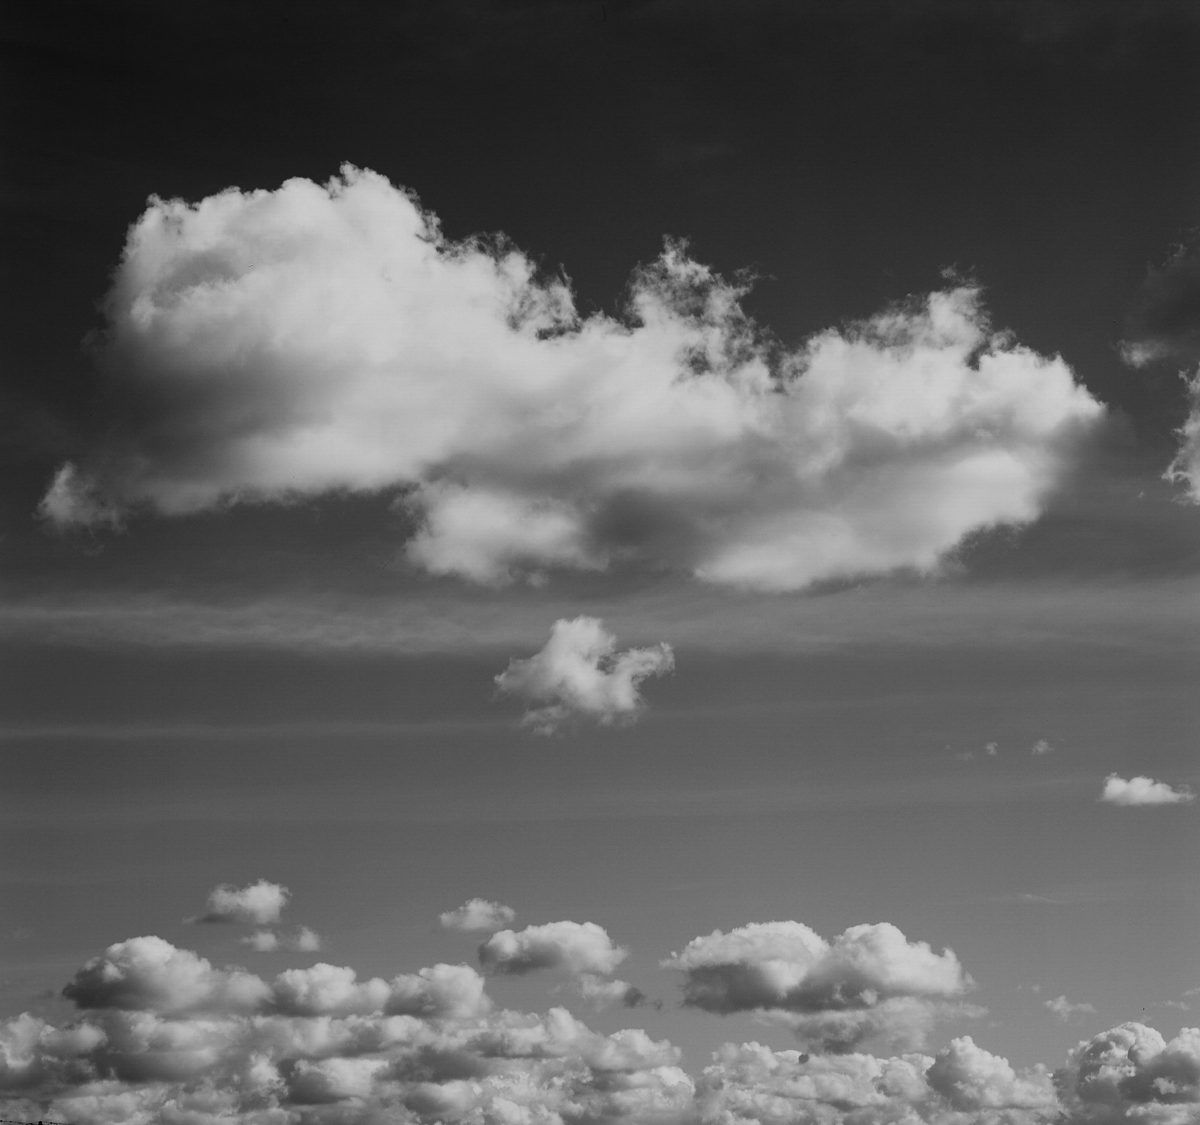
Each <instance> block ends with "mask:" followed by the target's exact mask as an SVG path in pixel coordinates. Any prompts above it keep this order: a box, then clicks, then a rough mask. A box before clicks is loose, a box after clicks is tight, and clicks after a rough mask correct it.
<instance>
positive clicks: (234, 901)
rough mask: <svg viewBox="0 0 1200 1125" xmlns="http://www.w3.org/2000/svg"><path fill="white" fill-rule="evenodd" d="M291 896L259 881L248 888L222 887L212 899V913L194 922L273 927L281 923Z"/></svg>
mask: <svg viewBox="0 0 1200 1125" xmlns="http://www.w3.org/2000/svg"><path fill="white" fill-rule="evenodd" d="M290 894H291V892H290V891H289V890H288V889H287V887H282V886H280V885H279V884H278V883H272V882H269V881H268V880H266V879H259V881H258V882H257V883H250V884H249V885H247V886H245V887H240V888H239V887H232V886H230V885H229V884H227V883H222V884H221V885H220V886H219V887H214V888H213V890H212V892H211V893H210V894H209V896H208V909H207V911H206V912H205V913H204V914H201V915H200V916H199V917H198V918H190V919H188V921H190V922H241V923H243V924H246V925H251V926H269V925H272V924H273V923H275V922H278V921H279V916H280V915H281V914H282V913H283V908H284V906H286V905H287V900H288V898H289V896H290Z"/></svg>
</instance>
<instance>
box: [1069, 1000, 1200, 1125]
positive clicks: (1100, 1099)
mask: <svg viewBox="0 0 1200 1125" xmlns="http://www.w3.org/2000/svg"><path fill="white" fill-rule="evenodd" d="M1054 1078H1055V1082H1056V1083H1057V1084H1058V1087H1059V1095H1060V1098H1061V1100H1062V1103H1063V1106H1064V1108H1065V1109H1066V1111H1067V1117H1068V1119H1069V1120H1070V1121H1071V1122H1073V1123H1074V1122H1078V1123H1080V1125H1117V1123H1118V1122H1140V1123H1141V1125H1190V1123H1191V1122H1195V1121H1197V1120H1200V1029H1198V1028H1194V1027H1193V1028H1184V1029H1183V1030H1182V1031H1180V1033H1179V1034H1178V1035H1177V1036H1176V1037H1175V1038H1174V1039H1172V1040H1170V1041H1167V1040H1165V1039H1164V1038H1163V1036H1162V1035H1161V1034H1160V1033H1159V1032H1158V1031H1156V1030H1155V1029H1154V1028H1152V1027H1147V1026H1146V1025H1145V1024H1142V1023H1124V1024H1121V1025H1120V1026H1119V1027H1114V1028H1111V1029H1110V1030H1108V1031H1105V1032H1102V1033H1101V1034H1099V1035H1097V1036H1094V1037H1093V1038H1092V1039H1089V1040H1086V1041H1085V1042H1082V1043H1080V1044H1079V1046H1078V1047H1077V1048H1076V1049H1075V1050H1074V1051H1073V1052H1071V1055H1070V1056H1069V1057H1068V1059H1067V1065H1066V1066H1065V1067H1063V1069H1062V1070H1060V1071H1057V1072H1055V1076H1054Z"/></svg>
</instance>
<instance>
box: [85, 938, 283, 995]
mask: <svg viewBox="0 0 1200 1125" xmlns="http://www.w3.org/2000/svg"><path fill="white" fill-rule="evenodd" d="M268 994H269V989H268V987H267V985H266V984H265V983H264V982H263V981H262V980H261V979H260V978H259V977H256V976H253V975H252V974H250V973H246V972H242V971H241V970H238V969H214V968H213V966H212V964H211V963H210V962H209V961H208V960H206V959H205V958H203V957H200V956H199V955H197V954H195V953H192V952H191V951H190V950H187V949H176V948H175V946H173V945H172V944H171V943H170V942H169V941H164V940H163V939H162V938H160V937H154V936H146V937H135V938H129V939H128V940H127V941H122V942H117V943H115V944H113V945H110V946H109V947H108V948H107V949H106V950H105V951H104V953H103V954H102V955H101V956H99V957H93V958H92V959H91V960H90V961H88V962H87V964H85V965H84V966H83V967H82V968H81V969H80V970H79V971H78V972H77V973H76V974H75V976H74V977H73V978H72V979H71V981H70V983H69V984H67V986H66V987H65V988H64V989H63V995H64V996H66V997H67V999H68V1000H72V1001H74V1003H75V1005H76V1006H77V1007H79V1008H120V1009H126V1010H131V1011H152V1012H185V1011H203V1010H221V1011H230V1010H250V1009H254V1008H257V1007H259V1006H260V1005H261V1004H262V1003H263V1002H264V1001H265V1000H266V998H267V996H268Z"/></svg>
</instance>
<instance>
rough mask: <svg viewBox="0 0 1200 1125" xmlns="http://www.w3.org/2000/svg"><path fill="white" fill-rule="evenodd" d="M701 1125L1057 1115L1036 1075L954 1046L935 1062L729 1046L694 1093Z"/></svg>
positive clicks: (1016, 1124) (1043, 1080)
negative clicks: (1018, 1070) (1054, 1113)
mask: <svg viewBox="0 0 1200 1125" xmlns="http://www.w3.org/2000/svg"><path fill="white" fill-rule="evenodd" d="M696 1101H697V1108H698V1110H699V1114H698V1115H699V1118H700V1120H701V1122H703V1123H704V1125H738V1123H741V1122H746V1123H747V1125H749V1123H751V1122H754V1123H756V1125H842V1123H845V1125H850V1123H853V1125H885V1123H900V1122H904V1123H909V1122H912V1123H914V1125H915V1123H916V1122H926V1123H931V1125H1041V1123H1043V1122H1045V1121H1047V1120H1048V1119H1049V1117H1050V1115H1051V1114H1052V1113H1053V1111H1054V1110H1055V1108H1056V1101H1055V1092H1054V1088H1053V1086H1052V1084H1051V1081H1050V1077H1049V1075H1048V1074H1047V1073H1046V1071H1045V1070H1044V1069H1042V1068H1035V1069H1034V1070H1031V1071H1027V1072H1024V1073H1018V1072H1016V1071H1014V1070H1013V1068H1012V1067H1011V1066H1010V1065H1009V1064H1008V1062H1007V1060H1005V1059H1002V1058H1000V1057H998V1056H996V1055H992V1054H989V1053H988V1052H987V1051H984V1050H982V1049H981V1048H979V1047H977V1046H976V1045H975V1043H974V1042H973V1041H972V1040H971V1039H970V1038H962V1039H955V1040H954V1041H953V1042H952V1043H951V1044H950V1046H949V1047H948V1048H947V1049H946V1050H944V1051H942V1052H940V1053H939V1054H938V1055H937V1057H936V1058H930V1057H929V1056H927V1055H921V1054H907V1055H901V1056H895V1057H891V1058H877V1057H876V1056H874V1055H865V1054H843V1055H817V1056H811V1055H807V1054H801V1053H800V1052H798V1051H772V1050H770V1049H769V1048H767V1047H764V1046H763V1045H761V1044H759V1043H741V1044H733V1043H728V1044H726V1045H725V1046H724V1047H722V1048H721V1049H720V1050H718V1051H717V1052H716V1053H715V1054H714V1056H713V1062H712V1065H711V1066H709V1067H707V1068H706V1069H705V1071H704V1072H703V1074H702V1076H701V1078H700V1080H699V1082H698V1083H697V1096H696Z"/></svg>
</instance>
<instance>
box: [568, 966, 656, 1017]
mask: <svg viewBox="0 0 1200 1125" xmlns="http://www.w3.org/2000/svg"><path fill="white" fill-rule="evenodd" d="M575 986H576V988H577V989H578V991H579V995H580V996H582V997H583V998H584V999H585V1000H587V1001H589V1002H590V1003H591V1004H592V1005H593V1006H594V1007H596V1008H608V1007H611V1006H612V1005H614V1004H620V1005H621V1007H623V1008H641V1007H643V1006H645V1005H646V1004H648V1003H649V999H648V998H647V996H646V994H645V993H644V992H643V991H642V990H641V989H640V988H638V987H637V986H636V985H632V984H630V983H629V982H628V981H627V980H616V979H612V980H610V979H608V978H607V977H602V976H598V975H597V974H596V973H581V974H580V975H579V977H578V978H577V979H576V982H575Z"/></svg>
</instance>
